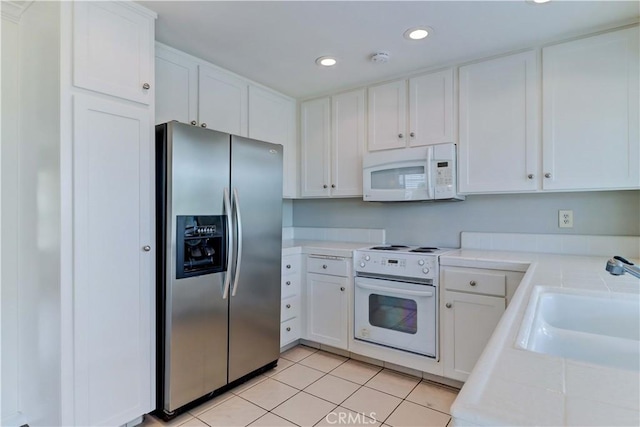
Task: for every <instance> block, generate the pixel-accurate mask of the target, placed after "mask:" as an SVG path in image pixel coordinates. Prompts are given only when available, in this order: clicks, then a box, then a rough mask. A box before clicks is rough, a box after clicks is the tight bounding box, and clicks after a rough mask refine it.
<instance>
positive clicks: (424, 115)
mask: <svg viewBox="0 0 640 427" xmlns="http://www.w3.org/2000/svg"><path fill="white" fill-rule="evenodd" d="M445 142H454V136H453V69H447V70H443V71H440V72H437V73H431V74H425V75H423V76H419V77H414V78H412V79H409V145H410V146H411V147H416V146H419V145H432V144H441V143H445Z"/></svg>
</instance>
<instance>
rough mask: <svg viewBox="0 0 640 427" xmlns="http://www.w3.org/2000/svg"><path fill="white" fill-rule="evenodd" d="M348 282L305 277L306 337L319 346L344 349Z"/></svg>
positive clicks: (343, 278) (334, 278)
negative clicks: (324, 345)
mask: <svg viewBox="0 0 640 427" xmlns="http://www.w3.org/2000/svg"><path fill="white" fill-rule="evenodd" d="M347 284H348V280H347V279H346V278H345V277H337V276H328V275H325V274H315V273H309V274H307V312H306V315H307V337H306V338H308V339H310V340H312V341H315V342H319V343H321V344H327V345H331V346H333V347H336V348H342V349H345V350H346V349H347V337H348V328H349V326H348V309H349V308H348V298H347Z"/></svg>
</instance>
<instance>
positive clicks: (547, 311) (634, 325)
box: [517, 286, 640, 371]
mask: <svg viewBox="0 0 640 427" xmlns="http://www.w3.org/2000/svg"><path fill="white" fill-rule="evenodd" d="M517 345H518V346H519V347H521V348H524V349H526V350H529V351H534V352H537V353H546V354H550V355H554V356H560V357H566V358H568V359H574V360H581V361H584V362H589V363H594V364H597V365H604V366H609V367H614V368H620V369H627V370H634V371H638V370H639V369H640V298H638V296H637V295H632V294H628V295H623V294H613V293H607V292H592V291H580V290H572V289H563V288H551V287H544V286H537V287H535V288H534V289H533V291H532V294H531V298H530V300H529V306H528V307H527V311H526V312H525V317H524V320H523V322H522V326H521V328H520V333H519V335H518V342H517Z"/></svg>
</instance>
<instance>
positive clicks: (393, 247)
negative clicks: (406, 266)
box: [370, 245, 409, 251]
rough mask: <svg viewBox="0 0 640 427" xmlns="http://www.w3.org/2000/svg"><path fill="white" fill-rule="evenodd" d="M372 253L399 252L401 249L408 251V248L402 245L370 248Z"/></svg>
mask: <svg viewBox="0 0 640 427" xmlns="http://www.w3.org/2000/svg"><path fill="white" fill-rule="evenodd" d="M370 249H371V250H374V251H401V250H403V249H409V246H404V245H387V246H374V247H372V248H370Z"/></svg>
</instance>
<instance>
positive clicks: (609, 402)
mask: <svg viewBox="0 0 640 427" xmlns="http://www.w3.org/2000/svg"><path fill="white" fill-rule="evenodd" d="M608 258H609V257H603V256H576V255H553V254H540V253H526V252H502V251H486V250H468V249H460V250H457V251H454V252H451V253H449V254H447V255H444V256H442V257H441V258H440V263H441V265H449V266H465V267H477V268H496V269H510V270H516V271H526V274H525V276H524V278H523V279H522V282H521V284H520V286H519V287H518V289H517V291H516V293H515V295H514V297H513V300H512V301H511V303H510V304H509V306H508V307H507V310H506V311H505V313H504V315H503V316H502V318H501V320H500V322H499V324H498V326H497V327H496V330H495V332H494V333H493V335H492V336H491V339H490V340H489V343H488V344H487V346H486V348H485V350H484V352H483V353H482V356H481V357H480V359H479V360H478V362H477V364H476V366H475V367H474V369H473V372H472V373H471V375H470V377H469V379H468V380H467V382H466V383H465V385H464V387H463V388H462V391H461V392H460V394H459V395H458V398H457V399H456V401H455V403H454V404H453V406H452V407H451V415H452V416H453V418H454V425H455V426H474V425H476V426H479V425H511V426H516V425H553V426H560V425H598V426H613V425H633V426H638V425H640V391H639V390H640V372H638V371H628V370H623V369H616V368H610V367H605V366H599V365H593V364H589V363H586V362H579V361H574V360H571V359H566V358H562V357H557V356H551V355H547V354H541V353H534V352H531V351H528V350H523V349H521V348H519V347H518V346H517V343H516V341H517V338H518V333H519V331H520V327H521V323H522V321H523V317H524V314H525V311H526V308H527V306H528V303H529V297H530V295H531V291H532V289H533V288H534V287H535V286H537V285H543V286H553V287H562V288H573V289H585V290H590V291H594V290H599V291H602V292H620V293H625V294H626V295H627V296H628V297H629V298H639V297H640V280H639V279H636V278H634V277H632V276H630V275H628V274H625V275H623V276H612V275H610V274H609V273H608V272H607V271H605V264H606V261H607V259H608Z"/></svg>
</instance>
